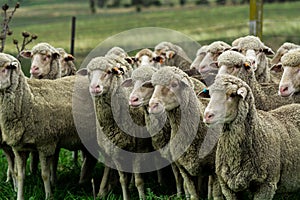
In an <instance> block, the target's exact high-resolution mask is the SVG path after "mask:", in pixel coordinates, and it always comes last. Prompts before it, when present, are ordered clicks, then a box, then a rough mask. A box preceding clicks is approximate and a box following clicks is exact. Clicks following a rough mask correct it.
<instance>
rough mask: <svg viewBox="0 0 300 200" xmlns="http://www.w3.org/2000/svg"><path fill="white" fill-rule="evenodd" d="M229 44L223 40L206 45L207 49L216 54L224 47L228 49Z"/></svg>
mask: <svg viewBox="0 0 300 200" xmlns="http://www.w3.org/2000/svg"><path fill="white" fill-rule="evenodd" d="M229 48H230V45H229V44H227V43H225V42H223V41H215V42H213V43H211V44H210V45H209V46H208V49H207V51H208V52H210V53H213V54H216V53H218V52H220V51H224V50H225V49H229Z"/></svg>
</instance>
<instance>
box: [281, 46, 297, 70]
mask: <svg viewBox="0 0 300 200" xmlns="http://www.w3.org/2000/svg"><path fill="white" fill-rule="evenodd" d="M281 63H282V65H283V66H288V67H299V65H300V49H293V50H290V51H289V52H288V53H286V54H285V55H283V56H282V57H281Z"/></svg>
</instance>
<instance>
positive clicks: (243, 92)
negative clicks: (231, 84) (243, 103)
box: [236, 87, 247, 100]
mask: <svg viewBox="0 0 300 200" xmlns="http://www.w3.org/2000/svg"><path fill="white" fill-rule="evenodd" d="M236 94H237V95H239V96H241V97H242V98H243V100H245V98H246V96H247V89H246V88H245V87H240V88H239V89H238V90H237V92H236Z"/></svg>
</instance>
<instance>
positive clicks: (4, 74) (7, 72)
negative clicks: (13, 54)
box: [0, 62, 19, 90]
mask: <svg viewBox="0 0 300 200" xmlns="http://www.w3.org/2000/svg"><path fill="white" fill-rule="evenodd" d="M18 67H19V65H18V63H17V62H5V63H4V64H3V65H2V67H0V90H4V89H6V88H8V87H10V86H11V74H12V73H13V72H12V71H13V70H15V69H17V68H18Z"/></svg>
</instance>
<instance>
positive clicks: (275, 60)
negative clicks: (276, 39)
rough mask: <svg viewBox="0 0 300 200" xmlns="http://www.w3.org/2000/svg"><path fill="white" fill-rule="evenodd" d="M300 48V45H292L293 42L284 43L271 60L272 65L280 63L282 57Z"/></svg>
mask: <svg viewBox="0 0 300 200" xmlns="http://www.w3.org/2000/svg"><path fill="white" fill-rule="evenodd" d="M297 48H300V45H297V44H294V43H291V42H285V43H283V44H282V45H281V46H280V47H279V48H278V49H277V51H276V53H275V55H274V56H273V58H272V60H271V65H272V66H273V65H276V64H278V63H279V62H280V59H281V57H282V56H283V55H284V54H286V53H287V52H288V51H289V50H292V49H297Z"/></svg>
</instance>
